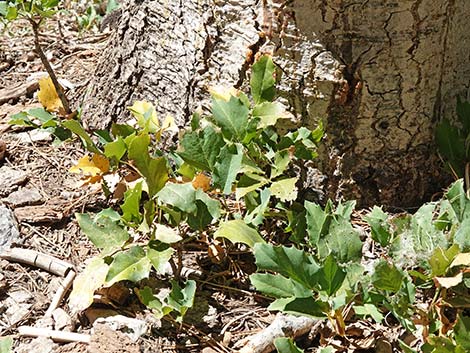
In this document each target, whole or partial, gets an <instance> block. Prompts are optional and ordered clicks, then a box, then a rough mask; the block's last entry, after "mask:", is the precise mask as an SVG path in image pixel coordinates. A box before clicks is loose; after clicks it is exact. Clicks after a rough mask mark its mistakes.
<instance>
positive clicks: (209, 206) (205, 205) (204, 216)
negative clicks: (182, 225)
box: [188, 189, 220, 230]
mask: <svg viewBox="0 0 470 353" xmlns="http://www.w3.org/2000/svg"><path fill="white" fill-rule="evenodd" d="M195 199H196V207H197V211H196V213H195V214H189V215H188V224H189V226H190V227H191V228H193V229H199V230H203V229H204V228H205V227H206V226H207V225H209V224H210V223H212V222H213V221H215V220H217V219H219V217H220V202H219V201H217V200H214V199H212V198H210V197H209V195H207V194H206V193H205V192H204V191H202V190H201V189H197V190H196V197H195Z"/></svg>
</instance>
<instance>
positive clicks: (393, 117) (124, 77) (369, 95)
mask: <svg viewBox="0 0 470 353" xmlns="http://www.w3.org/2000/svg"><path fill="white" fill-rule="evenodd" d="M469 15H470V2H469V1H468V0H368V1H366V0H363V1H344V0H328V1H325V0H290V1H289V0H288V1H281V0H263V1H256V0H232V1H216V0H212V1H210V0H198V1H196V0H192V1H180V2H178V1H171V0H170V1H161V0H159V1H144V2H142V1H137V0H133V1H130V2H129V3H127V4H126V5H125V6H124V7H123V9H122V15H121V18H120V21H119V23H118V26H117V30H116V34H115V35H114V37H113V40H111V41H110V45H109V48H108V50H107V51H106V52H105V53H104V54H103V59H102V60H101V62H100V65H99V67H98V69H97V71H96V72H95V76H94V82H93V85H92V90H91V91H90V94H89V95H88V97H87V98H86V100H85V101H86V106H85V109H84V111H85V117H84V119H85V121H86V122H87V123H88V124H89V125H90V127H93V128H97V127H100V128H102V127H104V126H106V125H108V124H109V122H110V121H116V120H117V121H120V120H123V119H124V120H125V119H126V113H125V107H126V106H129V105H131V104H132V101H134V100H136V99H146V100H150V101H155V100H156V101H157V107H158V111H159V112H160V113H161V114H162V115H163V116H165V115H166V114H172V115H174V116H175V117H176V120H177V122H179V123H180V124H184V122H185V121H187V120H188V118H189V116H190V114H191V113H192V111H193V110H194V109H195V108H197V107H198V105H199V104H202V105H203V106H204V105H205V102H206V101H207V93H206V92H207V91H206V87H207V86H208V85H219V84H221V85H224V84H231V85H235V86H237V87H239V86H243V84H244V83H245V81H246V80H245V74H246V72H247V70H248V69H249V66H250V64H251V60H252V56H251V55H247V52H248V49H250V51H251V52H252V54H256V52H258V51H263V52H272V53H273V55H274V60H275V61H276V63H277V64H278V65H279V66H280V68H281V70H282V72H283V76H282V79H281V82H280V84H279V90H280V96H281V97H282V99H284V100H285V101H286V102H287V103H288V104H289V106H290V107H291V110H292V112H293V113H294V115H295V116H296V117H297V121H296V123H297V124H298V125H300V124H303V125H306V126H308V127H314V126H315V125H316V124H317V123H318V121H319V120H323V122H324V124H325V129H326V138H325V145H324V147H323V153H322V158H321V161H320V168H321V170H322V172H323V173H325V174H326V175H327V177H328V183H327V184H328V190H327V191H328V195H329V196H330V197H332V198H334V199H357V200H359V203H360V204H361V205H362V206H370V205H372V204H386V205H389V206H395V207H408V206H415V205H418V204H419V203H421V202H422V201H423V200H424V199H428V198H429V197H430V196H431V195H432V193H433V192H435V191H437V190H439V189H440V188H441V187H442V186H443V185H444V184H443V181H445V179H446V178H445V177H444V176H443V174H444V173H442V172H441V170H442V169H441V165H440V163H439V160H438V158H437V155H436V153H435V147H434V142H433V141H434V127H435V125H436V122H437V121H438V120H439V119H440V118H441V117H444V116H445V117H452V116H453V115H454V112H455V102H456V97H457V95H460V96H461V97H462V98H466V99H468V98H469V96H470V91H469V90H470V85H469V82H470V65H469V62H468V61H469V60H468V59H469V56H470V47H469V46H468V45H465V43H469V40H470V32H469V31H468V30H466V28H465V22H466V21H467V18H468V16H469Z"/></svg>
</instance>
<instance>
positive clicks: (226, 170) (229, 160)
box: [214, 144, 243, 195]
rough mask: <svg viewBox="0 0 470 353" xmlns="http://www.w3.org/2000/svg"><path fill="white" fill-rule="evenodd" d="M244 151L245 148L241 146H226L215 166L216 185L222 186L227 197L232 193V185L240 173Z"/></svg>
mask: <svg viewBox="0 0 470 353" xmlns="http://www.w3.org/2000/svg"><path fill="white" fill-rule="evenodd" d="M242 151H243V147H242V146H241V145H240V144H235V145H233V146H225V147H224V148H223V149H222V151H221V152H220V155H219V158H218V161H217V163H216V165H215V173H214V183H215V184H216V185H218V186H220V187H221V188H222V191H223V192H224V194H226V195H227V194H230V193H231V192H232V185H233V183H234V182H235V180H236V177H237V174H238V173H239V171H240V168H241V165H242V159H243V152H242Z"/></svg>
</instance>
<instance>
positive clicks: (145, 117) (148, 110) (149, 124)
mask: <svg viewBox="0 0 470 353" xmlns="http://www.w3.org/2000/svg"><path fill="white" fill-rule="evenodd" d="M128 109H129V110H130V111H131V113H132V115H133V116H134V117H135V118H136V119H137V124H139V126H140V128H141V129H142V130H144V131H146V132H151V133H156V132H157V131H158V130H159V129H160V122H159V121H158V116H157V112H156V110H155V107H154V106H153V104H152V103H149V102H146V101H135V102H134V104H133V105H132V107H128Z"/></svg>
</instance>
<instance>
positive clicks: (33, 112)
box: [28, 108, 56, 127]
mask: <svg viewBox="0 0 470 353" xmlns="http://www.w3.org/2000/svg"><path fill="white" fill-rule="evenodd" d="M28 115H30V116H32V117H34V118H37V119H38V120H39V121H40V122H41V123H42V126H43V127H48V125H49V126H55V125H56V123H55V122H54V123H53V124H52V125H51V124H48V123H49V122H50V121H54V120H55V117H54V115H52V114H51V113H49V112H48V111H47V110H46V109H44V108H34V109H30V110H28Z"/></svg>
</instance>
